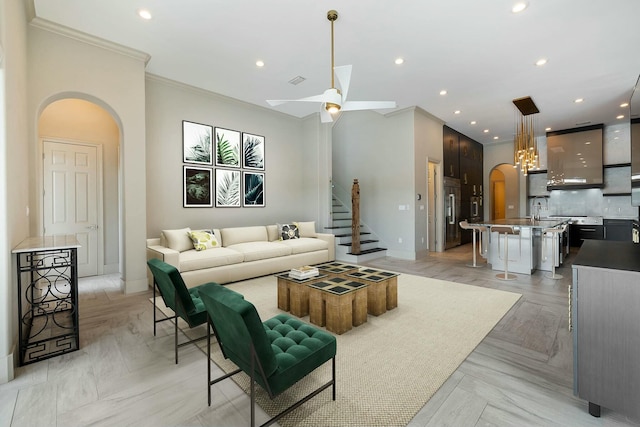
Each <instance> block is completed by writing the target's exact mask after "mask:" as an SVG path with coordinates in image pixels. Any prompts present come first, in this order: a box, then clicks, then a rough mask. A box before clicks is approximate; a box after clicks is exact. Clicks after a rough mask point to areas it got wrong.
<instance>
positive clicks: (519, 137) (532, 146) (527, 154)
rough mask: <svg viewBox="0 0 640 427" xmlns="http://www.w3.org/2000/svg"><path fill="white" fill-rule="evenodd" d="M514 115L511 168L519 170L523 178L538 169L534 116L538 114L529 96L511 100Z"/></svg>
mask: <svg viewBox="0 0 640 427" xmlns="http://www.w3.org/2000/svg"><path fill="white" fill-rule="evenodd" d="M513 104H514V105H515V106H516V108H517V109H518V112H517V113H516V120H515V122H516V133H515V139H514V144H513V145H514V147H513V167H514V168H520V171H521V172H522V174H523V175H524V176H527V174H528V173H529V171H530V170H532V169H539V168H540V163H539V156H538V144H537V143H536V137H535V123H536V122H535V115H536V114H537V113H539V112H540V110H538V107H536V104H535V103H534V102H533V99H531V97H530V96H527V97H524V98H518V99H514V100H513Z"/></svg>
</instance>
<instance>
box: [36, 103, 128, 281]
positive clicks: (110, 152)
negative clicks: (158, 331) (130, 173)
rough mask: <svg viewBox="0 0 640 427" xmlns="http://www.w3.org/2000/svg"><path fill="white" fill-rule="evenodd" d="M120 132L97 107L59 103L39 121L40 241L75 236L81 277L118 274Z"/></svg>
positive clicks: (47, 110)
mask: <svg viewBox="0 0 640 427" xmlns="http://www.w3.org/2000/svg"><path fill="white" fill-rule="evenodd" d="M120 133H121V131H120V128H119V126H118V124H117V123H116V121H115V120H114V118H113V116H112V115H111V114H110V113H109V112H108V111H107V110H105V109H104V108H103V107H101V106H100V105H98V104H97V103H95V102H91V101H87V100H84V99H79V98H63V99H58V100H54V101H52V102H50V103H49V104H48V105H46V106H45V107H44V108H43V110H42V112H41V114H40V116H39V118H38V142H39V150H41V152H42V154H43V155H42V164H41V170H42V174H41V176H42V183H41V185H42V189H43V192H42V194H43V199H42V216H41V218H42V229H43V234H44V235H55V234H74V235H76V237H77V239H78V241H79V242H80V244H81V246H82V247H81V248H80V249H79V250H78V274H79V276H80V277H83V276H93V275H98V274H106V273H115V272H118V271H119V270H120V266H119V264H120V250H119V247H120V238H119V235H120V223H119V215H120V202H119V200H120V195H119V148H120V147H119V145H120Z"/></svg>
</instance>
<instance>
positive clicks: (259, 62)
mask: <svg viewBox="0 0 640 427" xmlns="http://www.w3.org/2000/svg"><path fill="white" fill-rule="evenodd" d="M256 66H257V67H264V61H261V60H259V59H258V60H257V61H256Z"/></svg>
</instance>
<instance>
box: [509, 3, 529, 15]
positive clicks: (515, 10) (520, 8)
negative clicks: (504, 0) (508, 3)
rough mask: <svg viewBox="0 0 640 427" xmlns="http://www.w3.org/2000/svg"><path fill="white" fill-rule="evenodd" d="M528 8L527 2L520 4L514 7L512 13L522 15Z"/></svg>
mask: <svg viewBox="0 0 640 427" xmlns="http://www.w3.org/2000/svg"><path fill="white" fill-rule="evenodd" d="M527 6H529V4H528V3H527V2H526V1H521V2H518V3H516V4H514V5H513V7H512V8H511V12H513V13H520V12H522V11H523V10H525V9H526V8H527Z"/></svg>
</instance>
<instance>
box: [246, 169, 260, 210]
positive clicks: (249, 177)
mask: <svg viewBox="0 0 640 427" xmlns="http://www.w3.org/2000/svg"><path fill="white" fill-rule="evenodd" d="M242 175H243V201H242V206H246V207H254V208H255V207H264V173H262V172H242Z"/></svg>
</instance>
